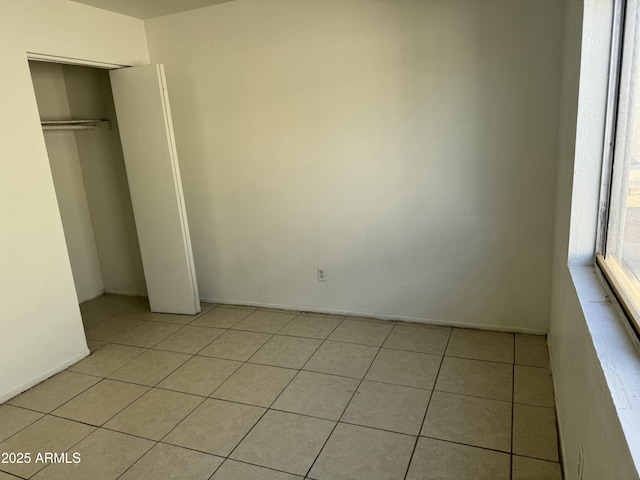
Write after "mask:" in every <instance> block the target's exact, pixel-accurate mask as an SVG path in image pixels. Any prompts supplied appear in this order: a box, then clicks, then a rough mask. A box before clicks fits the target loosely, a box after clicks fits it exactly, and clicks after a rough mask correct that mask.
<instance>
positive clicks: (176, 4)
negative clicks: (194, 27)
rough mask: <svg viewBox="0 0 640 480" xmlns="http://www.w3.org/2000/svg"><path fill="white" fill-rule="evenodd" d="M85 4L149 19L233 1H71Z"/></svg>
mask: <svg viewBox="0 0 640 480" xmlns="http://www.w3.org/2000/svg"><path fill="white" fill-rule="evenodd" d="M71 1H73V2H76V3H84V4H85V5H90V6H92V7H98V8H102V9H103V10H110V11H112V12H116V13H122V14H123V15H128V16H130V17H136V18H141V19H143V20H146V19H147V18H153V17H161V16H162V15H170V14H172V13H178V12H186V11H187V10H194V9H196V8H202V7H208V6H210V5H216V4H218V3H225V2H231V1H232V0H71Z"/></svg>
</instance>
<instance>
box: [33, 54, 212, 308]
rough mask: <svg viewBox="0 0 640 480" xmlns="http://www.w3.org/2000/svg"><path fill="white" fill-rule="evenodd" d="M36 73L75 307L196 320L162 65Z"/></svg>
mask: <svg viewBox="0 0 640 480" xmlns="http://www.w3.org/2000/svg"><path fill="white" fill-rule="evenodd" d="M29 66H30V69H31V76H32V80H33V85H34V91H35V95H36V101H37V104H38V110H39V112H40V120H41V123H42V128H43V135H44V139H45V143H46V147H47V152H48V156H49V161H50V165H51V173H52V177H53V181H54V185H55V190H56V196H57V200H58V207H59V211H60V217H61V219H62V225H63V228H64V234H65V239H66V242H67V250H68V253H69V262H70V264H71V269H72V272H73V277H74V282H75V287H76V293H77V296H78V301H79V302H83V301H85V300H88V299H91V298H94V297H97V296H99V295H101V294H102V293H105V292H106V293H117V294H125V295H148V296H149V303H150V306H151V310H152V311H155V312H166V313H186V314H194V313H197V312H199V311H200V302H199V298H198V291H197V281H196V278H195V269H194V265H193V257H192V253H191V242H190V238H189V228H188V222H187V216H186V209H185V206H184V201H183V196H182V185H181V181H180V171H179V166H178V160H177V154H176V149H175V141H174V138H173V129H172V124H171V113H170V108H169V103H168V97H167V92H166V81H165V78H164V70H163V68H162V66H161V65H146V66H142V67H130V68H122V69H117V70H112V71H108V70H105V69H99V68H91V67H86V66H79V65H65V64H59V63H49V62H40V61H30V62H29Z"/></svg>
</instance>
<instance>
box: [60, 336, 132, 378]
mask: <svg viewBox="0 0 640 480" xmlns="http://www.w3.org/2000/svg"><path fill="white" fill-rule="evenodd" d="M144 351H145V350H144V349H143V348H138V347H128V346H126V345H113V344H109V345H105V346H104V347H102V348H100V349H99V350H96V351H95V352H94V353H92V354H91V355H89V356H88V357H87V358H85V359H83V360H81V361H79V362H78V363H76V364H75V365H72V366H71V367H69V369H68V370H69V371H71V372H77V373H85V374H87V375H96V376H98V377H108V376H109V375H111V374H112V373H113V372H115V371H116V370H118V369H119V368H120V367H122V366H123V365H126V364H127V363H129V362H130V361H131V360H133V359H134V358H136V357H137V356H138V355H140V354H142V353H143V352H144Z"/></svg>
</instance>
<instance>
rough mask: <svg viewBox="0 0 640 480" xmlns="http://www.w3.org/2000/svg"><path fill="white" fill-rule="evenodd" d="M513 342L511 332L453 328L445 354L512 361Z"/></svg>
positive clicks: (496, 360) (494, 360)
mask: <svg viewBox="0 0 640 480" xmlns="http://www.w3.org/2000/svg"><path fill="white" fill-rule="evenodd" d="M513 342H514V340H513V334H512V333H503V332H488V331H485V330H468V329H463V328H454V329H453V332H451V338H450V339H449V345H448V346H447V351H446V355H450V356H452V357H462V358H472V359H475V360H488V361H491V362H503V363H513V349H514V343H513Z"/></svg>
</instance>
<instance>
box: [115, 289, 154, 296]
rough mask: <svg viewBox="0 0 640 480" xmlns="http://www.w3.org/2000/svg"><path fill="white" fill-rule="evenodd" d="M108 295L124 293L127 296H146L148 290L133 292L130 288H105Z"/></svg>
mask: <svg viewBox="0 0 640 480" xmlns="http://www.w3.org/2000/svg"><path fill="white" fill-rule="evenodd" d="M104 293H105V294H107V295H124V296H126V297H146V296H147V292H132V291H129V290H105V291H104Z"/></svg>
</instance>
